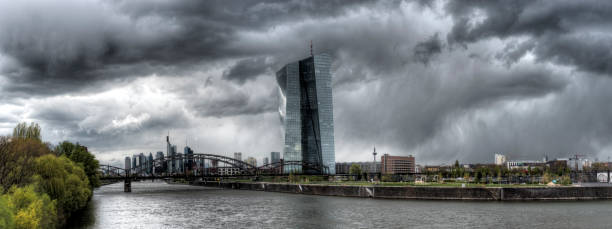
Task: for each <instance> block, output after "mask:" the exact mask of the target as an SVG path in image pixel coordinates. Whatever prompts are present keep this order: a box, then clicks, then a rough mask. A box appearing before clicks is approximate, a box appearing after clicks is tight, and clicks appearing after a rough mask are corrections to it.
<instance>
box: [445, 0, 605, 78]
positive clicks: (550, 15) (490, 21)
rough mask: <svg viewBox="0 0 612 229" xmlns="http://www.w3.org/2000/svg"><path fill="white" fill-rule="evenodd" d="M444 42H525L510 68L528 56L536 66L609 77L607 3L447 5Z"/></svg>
mask: <svg viewBox="0 0 612 229" xmlns="http://www.w3.org/2000/svg"><path fill="white" fill-rule="evenodd" d="M446 10H447V13H449V14H450V15H452V18H453V20H454V24H453V28H452V30H451V32H450V33H449V34H448V36H447V38H448V41H449V43H451V44H461V45H463V46H465V45H467V44H468V43H473V42H476V41H479V40H482V39H488V38H493V37H498V38H502V39H505V38H510V37H521V36H526V37H527V40H526V41H524V42H522V43H521V44H519V45H518V49H517V50H515V52H513V53H512V55H510V56H505V55H502V56H505V57H508V58H509V60H508V61H509V62H510V63H512V62H513V61H515V60H517V59H518V58H520V57H521V56H523V55H524V54H525V53H526V52H527V51H532V52H533V53H534V54H535V55H536V57H537V58H538V60H540V61H551V62H554V63H557V64H562V65H568V66H573V67H576V68H577V69H579V70H583V71H587V72H593V73H599V74H604V75H612V65H611V64H610V61H606V60H607V59H609V58H610V57H612V54H611V51H610V50H611V49H610V43H611V42H612V36H611V34H610V31H609V28H610V26H612V15H611V14H610V12H611V11H612V3H610V2H602V1H580V2H576V1H555V2H548V1H449V2H448V4H447V5H446Z"/></svg>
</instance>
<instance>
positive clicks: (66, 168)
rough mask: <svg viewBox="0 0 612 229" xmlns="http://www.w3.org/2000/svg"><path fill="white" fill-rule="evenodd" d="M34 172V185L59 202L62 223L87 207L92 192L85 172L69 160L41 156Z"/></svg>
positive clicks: (37, 160) (51, 155)
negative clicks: (72, 214)
mask: <svg viewBox="0 0 612 229" xmlns="http://www.w3.org/2000/svg"><path fill="white" fill-rule="evenodd" d="M34 172H35V174H34V176H33V180H34V183H35V184H38V186H39V187H40V189H41V191H42V192H43V193H46V194H48V195H49V196H50V197H51V198H52V199H55V200H57V206H58V212H59V213H60V215H59V218H60V220H61V222H63V221H64V220H65V219H66V218H68V217H69V216H70V214H71V213H73V212H75V211H77V210H79V209H81V208H83V207H85V206H86V205H87V201H88V200H89V198H90V197H91V195H92V191H91V189H90V187H89V181H88V179H87V176H86V175H85V171H83V169H82V168H81V167H80V166H78V165H76V164H75V163H74V162H72V161H71V160H69V159H68V158H66V157H63V156H62V157H56V156H55V155H53V154H47V155H44V156H41V157H39V158H37V159H36V160H35V171H34Z"/></svg>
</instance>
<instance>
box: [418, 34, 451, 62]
mask: <svg viewBox="0 0 612 229" xmlns="http://www.w3.org/2000/svg"><path fill="white" fill-rule="evenodd" d="M439 35H440V34H439V33H436V34H434V35H433V36H431V37H430V38H429V39H427V40H426V41H423V42H419V43H418V44H417V45H416V46H414V58H415V59H416V60H417V61H419V62H421V63H423V64H425V65H428V64H429V61H431V59H432V58H434V57H435V56H436V55H438V54H440V53H441V52H442V47H443V46H444V44H442V41H441V40H440V38H439Z"/></svg>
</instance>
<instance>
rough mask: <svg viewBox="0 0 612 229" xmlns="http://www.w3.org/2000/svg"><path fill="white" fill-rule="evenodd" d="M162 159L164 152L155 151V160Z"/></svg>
mask: <svg viewBox="0 0 612 229" xmlns="http://www.w3.org/2000/svg"><path fill="white" fill-rule="evenodd" d="M162 158H164V152H162V151H157V153H156V154H155V159H162Z"/></svg>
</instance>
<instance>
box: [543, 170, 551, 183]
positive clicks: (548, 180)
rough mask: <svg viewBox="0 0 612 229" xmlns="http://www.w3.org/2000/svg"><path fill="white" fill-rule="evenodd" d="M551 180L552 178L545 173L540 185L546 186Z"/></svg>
mask: <svg viewBox="0 0 612 229" xmlns="http://www.w3.org/2000/svg"><path fill="white" fill-rule="evenodd" d="M552 180H553V178H552V176H551V175H550V173H548V172H545V173H544V175H542V183H543V184H548V183H550V182H551V181H552Z"/></svg>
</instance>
